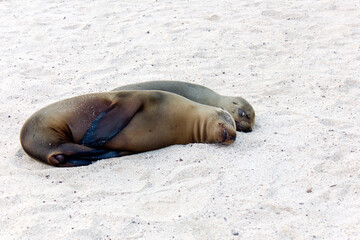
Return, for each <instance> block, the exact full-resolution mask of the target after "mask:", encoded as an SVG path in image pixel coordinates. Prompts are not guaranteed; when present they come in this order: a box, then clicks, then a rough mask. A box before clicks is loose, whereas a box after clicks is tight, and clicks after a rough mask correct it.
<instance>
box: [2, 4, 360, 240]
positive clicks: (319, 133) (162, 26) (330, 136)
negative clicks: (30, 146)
mask: <svg viewBox="0 0 360 240" xmlns="http://www.w3.org/2000/svg"><path fill="white" fill-rule="evenodd" d="M0 52H1V54H0V79H1V80H0V81H1V87H0V96H1V97H0V107H1V108H0V109H1V110H0V118H1V122H0V146H1V147H0V158H1V161H0V173H1V174H0V238H1V239H16V240H19V239H179V240H180V239H181V240H183V239H194V240H195V239H196V240H199V239H201V240H202V239H219V240H220V239H336V240H338V239H351V240H353V239H354V240H355V239H360V162H359V157H360V3H359V1H357V0H348V1H339V0H334V1H331V0H319V1H295V0H290V1H283V0H280V1H275V0H269V1H237V0H227V1H211V0H203V1H200V0H195V1H161V0H159V1H129V0H124V1H114V0H105V1H89V0H81V1H79V0H74V1H69V0H61V1H40V0H34V1H23V0H19V1H13V0H0ZM150 80H180V81H186V82H191V83H197V84H202V85H205V86H207V87H209V88H211V89H213V90H215V91H217V92H218V93H220V94H223V95H229V96H242V97H244V98H245V99H247V100H248V101H249V102H250V103H251V104H252V106H253V107H254V109H255V112H256V124H255V127H254V131H253V132H251V133H241V132H238V136H237V139H236V142H235V143H234V144H232V145H230V146H222V145H216V144H189V145H176V146H170V147H167V148H163V149H160V150H156V151H151V152H145V153H141V154H137V155H132V156H126V157H121V158H112V159H107V160H102V161H98V162H96V163H94V164H92V165H89V166H86V167H79V168H55V167H51V166H48V165H45V164H42V163H39V162H37V161H35V160H32V159H31V158H30V157H28V156H27V155H26V154H25V153H24V151H23V150H22V148H21V145H20V141H19V133H20V130H21V127H22V125H23V123H24V122H25V121H26V119H27V118H28V117H30V115H31V114H32V113H34V112H35V111H36V110H38V109H40V108H42V107H44V106H47V105H48V104H50V103H53V102H56V101H59V100H62V99H65V98H69V97H73V96H77V95H81V94H86V93H91V92H104V91H110V90H111V89H113V88H116V87H119V86H122V85H125V84H132V83H137V82H142V81H150Z"/></svg>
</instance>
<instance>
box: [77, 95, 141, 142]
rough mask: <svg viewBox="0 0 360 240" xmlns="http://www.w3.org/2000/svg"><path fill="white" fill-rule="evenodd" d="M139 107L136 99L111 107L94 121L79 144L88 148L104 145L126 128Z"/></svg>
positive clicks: (139, 103)
mask: <svg viewBox="0 0 360 240" xmlns="http://www.w3.org/2000/svg"><path fill="white" fill-rule="evenodd" d="M140 107H141V102H140V101H139V100H136V99H135V100H134V99H130V100H128V101H124V102H121V104H119V103H116V104H113V105H111V106H110V107H109V108H108V109H106V110H105V111H104V112H103V113H101V114H100V115H99V116H98V117H97V118H96V119H95V120H94V122H93V123H92V124H91V126H90V127H89V129H88V130H87V131H86V133H85V136H84V137H83V139H82V140H81V141H80V143H79V144H81V145H84V146H88V147H99V146H102V145H104V144H105V143H107V142H108V141H110V140H111V139H112V138H113V137H115V136H116V134H118V133H119V132H120V131H121V130H122V129H123V128H124V127H126V125H127V124H128V123H129V122H130V120H131V119H132V118H133V116H134V115H135V114H136V112H137V111H138V110H139V108H140Z"/></svg>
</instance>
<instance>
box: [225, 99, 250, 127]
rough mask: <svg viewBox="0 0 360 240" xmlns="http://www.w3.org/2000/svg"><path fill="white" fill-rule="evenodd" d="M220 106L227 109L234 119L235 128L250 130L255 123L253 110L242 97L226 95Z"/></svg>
mask: <svg viewBox="0 0 360 240" xmlns="http://www.w3.org/2000/svg"><path fill="white" fill-rule="evenodd" d="M222 106H223V108H224V109H226V110H228V111H229V112H230V114H231V115H232V117H233V118H234V120H235V124H236V130H237V131H240V132H251V131H252V129H253V127H254V123H255V111H254V109H253V108H252V106H251V105H250V103H248V102H247V101H246V100H245V99H243V98H242V97H226V98H224V99H223V102H222Z"/></svg>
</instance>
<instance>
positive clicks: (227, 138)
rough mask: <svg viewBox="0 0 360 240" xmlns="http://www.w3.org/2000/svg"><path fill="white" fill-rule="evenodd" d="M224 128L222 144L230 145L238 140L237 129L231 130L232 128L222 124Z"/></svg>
mask: <svg viewBox="0 0 360 240" xmlns="http://www.w3.org/2000/svg"><path fill="white" fill-rule="evenodd" d="M221 126H222V128H223V130H222V141H221V143H222V144H225V145H228V144H232V143H233V142H234V141H235V140H236V131H231V130H230V129H228V128H226V127H225V126H223V125H221Z"/></svg>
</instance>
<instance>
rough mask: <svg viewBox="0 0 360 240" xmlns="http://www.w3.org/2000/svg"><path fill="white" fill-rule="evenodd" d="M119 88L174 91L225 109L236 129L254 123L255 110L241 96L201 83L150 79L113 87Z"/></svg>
mask: <svg viewBox="0 0 360 240" xmlns="http://www.w3.org/2000/svg"><path fill="white" fill-rule="evenodd" d="M121 90H161V91H167V92H172V93H176V94H178V95H181V96H183V97H186V98H188V99H190V100H192V101H195V102H198V103H201V104H205V105H210V106H214V107H219V108H223V109H225V110H227V111H228V112H229V113H230V114H231V115H232V116H233V118H234V120H235V123H236V130H238V131H241V132H251V131H252V129H253V126H254V123H255V111H254V109H253V108H252V106H251V105H250V104H249V103H248V102H247V101H246V100H245V99H244V98H242V97H230V96H223V95H220V94H218V93H216V92H214V91H213V90H211V89H209V88H206V87H204V86H201V85H197V84H193V83H187V82H181V81H150V82H141V83H136V84H130V85H125V86H121V87H118V88H115V89H113V90H112V91H121Z"/></svg>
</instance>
